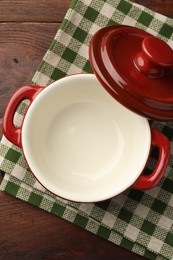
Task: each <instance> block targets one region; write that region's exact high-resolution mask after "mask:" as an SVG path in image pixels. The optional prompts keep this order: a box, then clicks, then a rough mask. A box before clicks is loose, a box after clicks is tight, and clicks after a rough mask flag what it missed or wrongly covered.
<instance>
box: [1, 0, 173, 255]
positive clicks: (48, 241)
mask: <svg viewBox="0 0 173 260" xmlns="http://www.w3.org/2000/svg"><path fill="white" fill-rule="evenodd" d="M70 2H71V1H70V0H63V1H62V0H50V1H49V2H48V1H46V0H37V1H35V0H30V1H27V0H18V1H17V0H9V1H7V0H3V1H0V137H1V136H2V131H1V123H2V117H3V113H4V110H5V107H6V105H7V103H8V101H9V98H10V96H11V95H12V94H13V93H14V91H15V90H16V89H18V88H19V87H20V86H22V85H23V84H26V83H28V82H29V81H30V80H31V78H32V76H33V74H34V72H35V71H36V69H37V66H38V64H39V62H40V60H41V59H42V57H43V55H44V53H45V52H46V50H47V49H48V47H49V45H50V43H51V41H52V39H53V37H54V35H55V33H56V31H57V29H58V27H59V24H60V23H61V21H62V19H63V17H64V15H65V13H66V11H67V9H68V7H69V5H70ZM133 2H136V3H139V4H143V5H145V6H146V7H149V8H151V9H153V10H154V11H158V12H160V13H162V14H165V15H167V16H169V17H172V18H173V1H172V0H136V1H134V0H133ZM0 176H1V178H0V181H1V179H2V177H3V173H2V172H0ZM0 259H7V260H8V259H12V260H13V259H58V260H61V259H62V260H72V259H74V260H97V259H99V260H109V259H137V260H139V259H144V258H143V257H141V256H138V255H136V254H134V253H132V252H130V251H127V250H125V249H123V248H121V247H119V246H116V245H114V244H112V243H110V242H108V241H105V240H103V239H102V238H100V237H97V236H95V235H93V234H91V233H89V232H88V231H85V230H83V229H81V228H78V227H76V226H75V225H74V224H71V223H69V222H67V221H65V220H62V219H60V218H58V217H56V216H54V215H52V214H50V213H48V212H45V211H43V210H41V209H39V208H36V207H34V206H31V205H29V204H28V203H24V202H22V201H20V200H18V199H16V198H14V197H12V196H10V195H8V194H6V193H4V192H0Z"/></svg>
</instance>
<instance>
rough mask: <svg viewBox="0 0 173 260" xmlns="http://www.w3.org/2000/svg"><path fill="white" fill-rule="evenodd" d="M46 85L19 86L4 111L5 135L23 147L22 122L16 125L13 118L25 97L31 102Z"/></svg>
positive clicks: (3, 124)
mask: <svg viewBox="0 0 173 260" xmlns="http://www.w3.org/2000/svg"><path fill="white" fill-rule="evenodd" d="M43 88H44V87H40V86H33V85H26V86H23V87H21V88H19V89H18V90H17V91H16V92H15V93H14V94H13V96H12V98H11V99H10V101H9V103H8V105H7V108H6V110H5V113H4V117H3V121H2V131H3V134H4V135H5V137H6V138H7V139H8V140H9V141H10V142H12V143H13V144H15V145H17V146H19V147H21V146H22V144H21V132H22V124H21V126H19V127H16V126H15V125H14V123H13V118H14V114H15V111H16V109H17V107H18V105H19V104H20V103H21V102H22V101H23V100H25V99H29V100H30V102H31V103H32V101H33V100H34V98H35V97H36V96H37V95H38V94H39V93H40V91H42V90H43Z"/></svg>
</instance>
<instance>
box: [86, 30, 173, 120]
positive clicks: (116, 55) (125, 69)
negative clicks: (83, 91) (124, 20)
mask: <svg viewBox="0 0 173 260" xmlns="http://www.w3.org/2000/svg"><path fill="white" fill-rule="evenodd" d="M89 56H90V62H91V66H92V68H93V71H94V73H95V75H96V76H97V78H98V80H99V81H100V82H101V84H102V85H103V87H104V88H105V89H106V90H107V91H108V92H109V93H110V94H111V95H112V96H113V97H114V98H115V99H116V100H117V101H119V102H120V103H121V104H122V105H124V106H125V107H127V108H128V109H130V110H132V111H134V112H135V113H138V114H140V115H142V116H144V117H146V118H149V119H153V120H158V121H170V120H172V119H173V50H172V49H171V48H170V47H169V45H167V44H166V43H165V42H163V41H162V40H160V39H158V38H156V37H154V36H152V35H151V34H149V33H147V32H145V31H143V30H140V29H137V28H134V27H131V26H124V25H112V26H108V27H104V28H102V29H100V30H99V31H98V32H97V33H96V34H95V35H94V36H93V38H92V40H91V43H90V48H89Z"/></svg>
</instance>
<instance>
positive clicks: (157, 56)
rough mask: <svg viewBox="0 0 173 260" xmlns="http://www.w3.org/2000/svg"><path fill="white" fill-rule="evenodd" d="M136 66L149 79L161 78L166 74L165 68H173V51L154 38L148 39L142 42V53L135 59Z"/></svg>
mask: <svg viewBox="0 0 173 260" xmlns="http://www.w3.org/2000/svg"><path fill="white" fill-rule="evenodd" d="M134 64H135V66H136V68H137V69H138V70H139V71H141V72H142V73H144V74H145V75H147V76H148V77H152V78H158V77H161V76H162V75H163V74H164V67H169V66H173V50H172V49H171V47H170V46H169V45H168V44H166V43H165V42H164V41H162V40H160V39H158V38H156V37H154V36H149V37H146V38H145V39H144V40H143V41H142V51H140V52H139V53H137V55H136V56H135V58H134Z"/></svg>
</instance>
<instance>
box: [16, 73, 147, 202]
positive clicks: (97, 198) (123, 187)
mask: <svg viewBox="0 0 173 260" xmlns="http://www.w3.org/2000/svg"><path fill="white" fill-rule="evenodd" d="M71 77H73V79H80V78H84V77H85V79H86V80H87V79H88V78H90V79H96V76H95V75H94V74H85V73H84V74H81V73H80V74H73V75H69V76H66V77H64V78H61V79H59V80H57V81H55V82H53V83H51V84H50V85H49V86H48V87H46V88H45V89H43V90H42V91H41V92H40V93H39V95H37V96H36V97H35V99H34V100H33V101H32V103H31V104H30V106H29V108H28V111H27V113H26V116H25V118H24V121H23V126H22V138H21V140H22V150H23V154H24V156H25V159H26V161H27V164H28V166H29V168H30V170H31V171H32V173H33V175H34V176H35V178H36V179H37V180H38V181H39V183H40V184H41V185H42V186H44V187H45V188H46V189H48V190H49V191H50V192H52V193H54V194H55V195H57V196H59V197H62V198H64V199H68V200H71V201H77V202H97V201H103V200H107V199H110V198H112V197H114V196H116V195H118V194H120V193H121V192H123V191H124V190H126V189H127V188H129V187H130V186H132V185H133V184H134V183H135V181H136V180H137V179H138V177H139V176H140V175H141V172H142V170H143V169H144V167H145V165H146V162H147V159H148V156H149V151H150V147H151V131H150V126H149V122H148V120H147V119H146V118H143V117H141V116H140V115H136V114H135V113H133V112H131V111H130V110H128V111H129V113H133V114H135V116H136V117H137V118H138V117H139V120H142V121H143V122H144V125H145V129H146V130H145V131H147V143H148V144H147V145H146V151H142V153H143V156H142V158H143V160H142V163H141V164H140V167H139V169H137V170H136V173H135V174H134V176H133V178H132V176H130V177H131V178H129V179H130V181H129V179H128V182H127V183H126V182H125V183H124V185H121V187H120V188H119V189H118V190H114V191H111V192H110V191H108V192H107V194H99V196H95V198H93V197H92V198H90V196H88V198H82V199H80V198H79V197H78V195H77V197H76V194H73V195H72V194H71V193H69V192H67V191H66V190H65V191H64V192H62V189H58V187H52V186H51V185H49V183H48V182H47V181H46V180H45V179H44V178H43V176H41V173H42V172H41V171H40V172H38V168H37V165H35V164H33V163H32V162H31V160H30V157H29V154H28V149H27V146H28V144H27V138H26V136H27V131H26V130H27V126H28V121H29V119H30V117H32V113H33V112H34V109H35V107H36V106H38V104H39V102H40V101H41V100H42V98H43V97H45V96H46V95H47V94H48V93H49V92H51V91H52V89H53V88H57V87H58V86H59V85H61V86H62V85H63V84H64V83H65V82H66V81H68V80H69V79H70V78H71ZM96 80H97V79H96ZM57 84H58V86H57ZM63 87H64V86H63ZM114 102H115V101H114ZM119 105H120V104H119ZM144 154H145V156H144ZM138 165H139V162H138Z"/></svg>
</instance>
